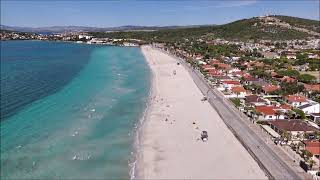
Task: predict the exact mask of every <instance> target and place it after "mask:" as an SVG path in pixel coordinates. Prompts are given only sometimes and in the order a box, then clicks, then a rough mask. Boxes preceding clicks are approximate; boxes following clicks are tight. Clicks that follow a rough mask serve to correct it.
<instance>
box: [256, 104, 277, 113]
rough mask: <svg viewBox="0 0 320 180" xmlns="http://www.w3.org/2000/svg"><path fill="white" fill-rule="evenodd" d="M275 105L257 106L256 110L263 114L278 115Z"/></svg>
mask: <svg viewBox="0 0 320 180" xmlns="http://www.w3.org/2000/svg"><path fill="white" fill-rule="evenodd" d="M274 109H275V107H274V106H257V107H256V111H257V112H260V113H262V114H263V115H276V111H275V110H274Z"/></svg>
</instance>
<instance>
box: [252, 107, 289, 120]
mask: <svg viewBox="0 0 320 180" xmlns="http://www.w3.org/2000/svg"><path fill="white" fill-rule="evenodd" d="M256 112H257V114H258V120H274V119H284V118H285V115H284V113H283V111H281V109H280V108H277V107H275V106H273V105H271V106H257V107H256Z"/></svg>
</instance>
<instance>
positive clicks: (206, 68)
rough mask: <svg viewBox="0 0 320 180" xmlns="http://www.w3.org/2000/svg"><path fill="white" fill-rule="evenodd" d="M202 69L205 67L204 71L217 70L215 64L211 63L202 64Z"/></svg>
mask: <svg viewBox="0 0 320 180" xmlns="http://www.w3.org/2000/svg"><path fill="white" fill-rule="evenodd" d="M202 69H203V70H204V71H210V70H215V68H214V67H213V66H211V65H209V64H204V65H202Z"/></svg>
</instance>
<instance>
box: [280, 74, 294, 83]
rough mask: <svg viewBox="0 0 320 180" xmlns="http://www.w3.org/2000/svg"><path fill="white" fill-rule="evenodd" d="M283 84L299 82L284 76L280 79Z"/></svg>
mask: <svg viewBox="0 0 320 180" xmlns="http://www.w3.org/2000/svg"><path fill="white" fill-rule="evenodd" d="M280 81H281V82H287V83H294V82H296V81H297V80H296V79H295V78H292V77H289V76H284V77H283V78H281V79H280Z"/></svg>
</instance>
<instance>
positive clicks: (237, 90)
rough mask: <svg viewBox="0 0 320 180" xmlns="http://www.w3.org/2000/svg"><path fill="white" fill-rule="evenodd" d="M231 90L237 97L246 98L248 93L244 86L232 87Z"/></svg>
mask: <svg viewBox="0 0 320 180" xmlns="http://www.w3.org/2000/svg"><path fill="white" fill-rule="evenodd" d="M231 92H232V94H233V95H234V96H235V97H237V98H244V97H246V95H247V90H245V89H244V88H243V87H242V86H235V87H232V88H231Z"/></svg>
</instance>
